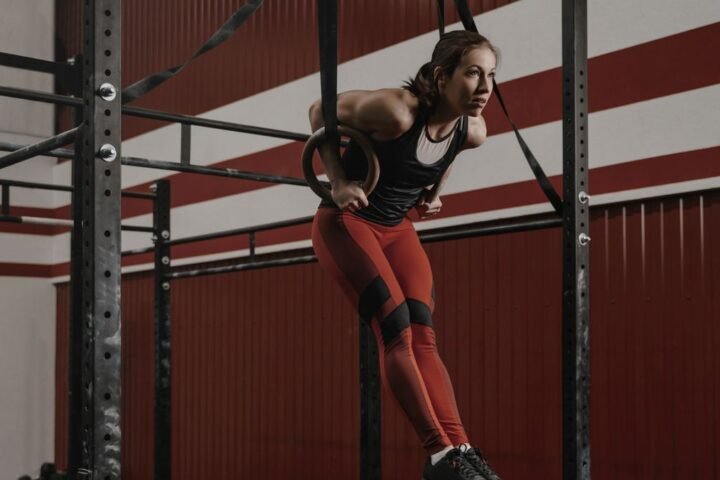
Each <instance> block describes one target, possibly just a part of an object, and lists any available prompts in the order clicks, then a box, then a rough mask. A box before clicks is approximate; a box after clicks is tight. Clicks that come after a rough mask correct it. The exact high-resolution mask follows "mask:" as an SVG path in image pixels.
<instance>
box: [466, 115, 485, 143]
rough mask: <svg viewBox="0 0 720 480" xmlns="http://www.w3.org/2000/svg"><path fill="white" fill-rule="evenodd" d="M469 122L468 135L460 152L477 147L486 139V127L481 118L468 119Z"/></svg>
mask: <svg viewBox="0 0 720 480" xmlns="http://www.w3.org/2000/svg"><path fill="white" fill-rule="evenodd" d="M469 122H470V123H469V125H468V134H467V138H466V139H465V143H464V144H463V146H462V150H467V149H470V148H476V147H479V146H480V145H482V144H483V143H485V140H486V139H487V126H486V125H485V120H483V118H482V117H477V118H475V117H470V119H469Z"/></svg>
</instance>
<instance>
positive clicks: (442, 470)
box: [423, 448, 485, 480]
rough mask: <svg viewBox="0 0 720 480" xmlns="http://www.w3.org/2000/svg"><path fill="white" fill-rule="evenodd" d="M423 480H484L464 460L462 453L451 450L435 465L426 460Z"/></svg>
mask: <svg viewBox="0 0 720 480" xmlns="http://www.w3.org/2000/svg"><path fill="white" fill-rule="evenodd" d="M423 480H485V479H484V478H483V477H482V476H480V474H479V473H478V472H476V471H475V469H474V468H473V467H472V465H470V463H468V461H467V460H466V459H465V456H464V455H463V453H462V452H461V451H460V450H459V449H457V448H453V449H452V450H450V451H449V452H448V453H447V454H446V455H445V456H444V457H443V458H442V459H441V460H440V461H439V462H437V463H436V464H435V465H432V464H431V463H430V459H428V461H427V463H426V464H425V470H424V471H423Z"/></svg>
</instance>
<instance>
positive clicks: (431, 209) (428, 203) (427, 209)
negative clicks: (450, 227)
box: [415, 190, 442, 218]
mask: <svg viewBox="0 0 720 480" xmlns="http://www.w3.org/2000/svg"><path fill="white" fill-rule="evenodd" d="M440 208H442V202H441V201H440V196H439V195H438V194H437V193H434V192H433V191H432V190H423V191H422V192H421V193H420V197H419V198H418V201H417V203H415V210H417V212H418V214H419V215H420V218H430V217H432V216H433V215H437V214H438V213H440Z"/></svg>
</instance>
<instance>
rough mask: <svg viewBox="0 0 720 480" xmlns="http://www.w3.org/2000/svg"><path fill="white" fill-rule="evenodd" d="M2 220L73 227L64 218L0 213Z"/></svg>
mask: <svg viewBox="0 0 720 480" xmlns="http://www.w3.org/2000/svg"><path fill="white" fill-rule="evenodd" d="M0 222H8V223H24V224H27V225H48V226H51V227H72V226H73V221H72V220H69V219H64V218H49V217H29V216H25V215H0ZM120 228H121V229H122V230H125V231H127V232H150V233H152V232H153V231H154V230H153V228H152V227H145V226H142V225H121V226H120Z"/></svg>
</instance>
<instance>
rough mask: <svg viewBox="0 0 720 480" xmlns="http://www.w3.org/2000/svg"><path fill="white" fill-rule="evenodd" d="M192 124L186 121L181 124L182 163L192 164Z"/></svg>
mask: <svg viewBox="0 0 720 480" xmlns="http://www.w3.org/2000/svg"><path fill="white" fill-rule="evenodd" d="M190 128H191V126H190V125H187V124H185V123H183V124H181V125H180V164H181V165H190V141H191V139H192V131H191V130H190Z"/></svg>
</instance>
